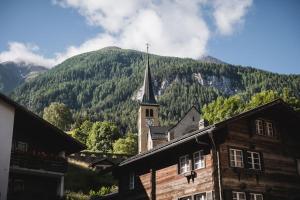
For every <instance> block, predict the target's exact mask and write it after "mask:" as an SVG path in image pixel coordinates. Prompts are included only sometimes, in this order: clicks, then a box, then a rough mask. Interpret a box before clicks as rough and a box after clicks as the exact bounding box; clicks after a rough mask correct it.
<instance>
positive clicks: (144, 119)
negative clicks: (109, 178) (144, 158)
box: [138, 44, 159, 153]
mask: <svg viewBox="0 0 300 200" xmlns="http://www.w3.org/2000/svg"><path fill="white" fill-rule="evenodd" d="M146 45H147V66H146V70H145V77H144V86H143V90H144V94H143V99H142V102H141V103H140V107H139V112H138V147H139V153H142V152H145V151H148V150H149V148H148V147H150V146H151V141H152V140H148V134H149V127H150V126H158V125H159V120H158V109H159V104H157V103H156V100H155V96H154V92H153V86H152V79H151V72H150V65H149V53H148V48H149V44H146Z"/></svg>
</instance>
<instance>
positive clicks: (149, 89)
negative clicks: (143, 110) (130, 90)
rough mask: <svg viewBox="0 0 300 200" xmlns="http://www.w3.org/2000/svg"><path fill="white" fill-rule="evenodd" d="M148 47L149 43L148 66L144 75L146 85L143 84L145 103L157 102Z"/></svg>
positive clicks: (143, 101)
mask: <svg viewBox="0 0 300 200" xmlns="http://www.w3.org/2000/svg"><path fill="white" fill-rule="evenodd" d="M148 47H149V44H147V66H146V70H145V77H144V86H143V92H144V94H143V99H142V103H143V104H157V102H156V100H155V96H154V92H153V86H152V78H151V72H150V65H149V53H148Z"/></svg>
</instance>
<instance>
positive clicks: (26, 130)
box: [0, 94, 85, 200]
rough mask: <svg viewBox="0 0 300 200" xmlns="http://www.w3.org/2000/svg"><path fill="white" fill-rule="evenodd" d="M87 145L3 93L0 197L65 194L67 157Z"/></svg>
mask: <svg viewBox="0 0 300 200" xmlns="http://www.w3.org/2000/svg"><path fill="white" fill-rule="evenodd" d="M84 148H85V146H84V145H83V144H81V143H79V142H78V141H77V140H75V139H73V138H72V137H70V136H68V135H67V134H66V133H64V132H63V131H61V130H60V129H58V128H56V127H55V126H53V125H51V124H50V123H48V122H46V121H45V120H43V119H42V118H40V117H39V116H37V115H35V114H34V113H32V112H30V111H29V110H27V109H26V108H24V107H22V106H21V105H19V104H17V103H16V102H14V101H13V100H11V99H9V98H8V97H6V96H4V95H3V94H0V182H1V183H0V200H6V199H8V200H20V199H30V200H37V199H38V200H48V199H49V200H50V199H51V200H53V199H58V198H60V197H62V196H63V193H64V173H65V172H66V170H67V160H66V156H67V155H69V154H71V153H74V152H78V151H80V150H83V149H84Z"/></svg>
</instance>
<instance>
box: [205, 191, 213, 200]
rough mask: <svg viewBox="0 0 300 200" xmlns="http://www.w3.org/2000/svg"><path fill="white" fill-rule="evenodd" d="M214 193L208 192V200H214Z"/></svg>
mask: <svg viewBox="0 0 300 200" xmlns="http://www.w3.org/2000/svg"><path fill="white" fill-rule="evenodd" d="M214 196H215V195H214V192H213V191H210V192H206V200H214Z"/></svg>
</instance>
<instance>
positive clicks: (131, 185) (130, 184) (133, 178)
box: [129, 172, 135, 190]
mask: <svg viewBox="0 0 300 200" xmlns="http://www.w3.org/2000/svg"><path fill="white" fill-rule="evenodd" d="M134 182H135V174H134V173H133V172H132V173H130V174H129V190H133V189H134V187H135V184H134Z"/></svg>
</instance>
